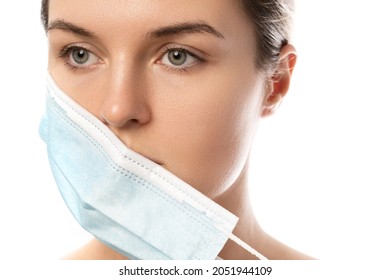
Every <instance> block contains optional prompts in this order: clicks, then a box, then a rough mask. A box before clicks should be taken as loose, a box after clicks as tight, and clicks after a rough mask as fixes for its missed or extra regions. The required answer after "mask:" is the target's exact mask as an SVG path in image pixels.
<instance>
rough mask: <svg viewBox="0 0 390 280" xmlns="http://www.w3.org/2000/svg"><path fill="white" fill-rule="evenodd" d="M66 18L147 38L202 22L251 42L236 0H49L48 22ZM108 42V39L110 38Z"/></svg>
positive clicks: (109, 32) (108, 32)
mask: <svg viewBox="0 0 390 280" xmlns="http://www.w3.org/2000/svg"><path fill="white" fill-rule="evenodd" d="M54 19H64V20H67V21H71V22H72V23H73V24H76V25H78V26H82V27H84V28H88V29H89V30H92V31H94V32H98V33H100V34H101V35H103V36H104V35H108V37H111V38H113V37H115V35H118V36H123V35H124V34H127V35H129V36H137V35H141V36H144V35H145V33H147V32H148V31H149V30H151V29H154V28H156V27H159V26H165V25H171V24H177V23H181V22H189V21H191V22H195V21H202V22H206V23H208V24H210V25H211V26H213V27H214V28H216V29H217V30H218V31H219V32H221V33H222V34H223V35H224V36H226V37H230V39H233V40H237V41H239V40H252V39H253V38H252V37H253V36H252V34H254V33H253V32H252V31H253V30H252V25H251V22H250V19H249V18H247V16H246V15H245V14H244V13H243V12H242V10H241V9H240V7H239V6H238V3H237V1H236V0H212V1H210V0H164V1H161V0H83V1H79V0H67V1H63V0H50V5H49V22H50V21H51V20H54ZM107 39H109V38H107Z"/></svg>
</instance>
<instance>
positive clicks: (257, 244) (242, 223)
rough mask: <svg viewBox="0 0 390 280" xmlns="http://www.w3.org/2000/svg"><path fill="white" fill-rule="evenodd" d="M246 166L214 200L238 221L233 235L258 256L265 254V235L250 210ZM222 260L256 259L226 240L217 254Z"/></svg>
mask: <svg viewBox="0 0 390 280" xmlns="http://www.w3.org/2000/svg"><path fill="white" fill-rule="evenodd" d="M247 166H248V164H246V167H245V168H244V169H243V172H242V173H241V175H240V176H239V178H238V179H237V181H236V182H235V183H234V184H233V185H232V186H231V187H230V188H229V189H228V190H227V191H226V192H224V193H223V194H221V195H220V196H218V197H216V198H215V199H214V200H215V202H217V203H218V204H220V205H221V206H222V207H224V208H226V209H227V210H229V211H230V212H232V213H233V214H235V215H236V216H237V217H239V221H238V223H237V226H236V228H235V229H234V231H233V234H234V235H235V236H237V237H238V238H240V239H241V240H243V241H244V242H245V243H247V244H248V245H250V246H251V247H252V248H254V249H255V250H257V251H258V252H259V253H260V254H263V255H264V254H265V253H264V252H263V249H264V248H265V247H266V239H267V235H266V234H265V232H264V231H263V230H262V229H261V227H260V226H259V225H258V223H257V220H256V217H255V214H254V212H253V210H252V207H251V203H250V199H249V194H248V168H247ZM219 257H221V258H222V259H235V260H238V259H257V258H256V257H255V256H254V255H252V254H251V253H249V252H247V251H246V250H245V249H243V248H242V247H241V246H240V245H238V244H236V243H235V242H234V241H232V240H228V242H227V243H226V244H225V246H224V248H223V249H222V251H221V252H220V254H219Z"/></svg>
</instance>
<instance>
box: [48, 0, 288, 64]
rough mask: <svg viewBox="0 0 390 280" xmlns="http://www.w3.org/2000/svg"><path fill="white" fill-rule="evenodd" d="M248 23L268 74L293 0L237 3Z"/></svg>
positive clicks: (285, 33) (285, 37)
mask: <svg viewBox="0 0 390 280" xmlns="http://www.w3.org/2000/svg"><path fill="white" fill-rule="evenodd" d="M237 1H238V2H239V4H240V6H241V8H242V10H243V11H244V12H245V14H246V15H247V16H248V17H249V18H250V19H251V20H252V22H253V25H254V30H255V33H256V37H257V38H256V41H257V58H256V66H257V67H258V68H259V69H261V70H263V71H268V70H271V69H273V68H274V67H275V66H276V63H277V61H278V56H279V52H280V49H281V48H282V46H283V45H285V44H287V43H288V41H289V39H290V29H291V22H292V13H293V10H294V0H237ZM48 17H49V0H42V5H41V20H42V23H43V26H44V28H45V30H47V27H48Z"/></svg>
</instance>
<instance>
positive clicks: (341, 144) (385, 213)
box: [0, 0, 390, 260]
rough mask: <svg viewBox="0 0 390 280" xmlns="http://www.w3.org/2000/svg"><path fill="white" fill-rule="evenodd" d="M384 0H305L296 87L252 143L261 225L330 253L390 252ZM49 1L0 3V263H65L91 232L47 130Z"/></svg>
mask: <svg viewBox="0 0 390 280" xmlns="http://www.w3.org/2000/svg"><path fill="white" fill-rule="evenodd" d="M386 2H387V1H380V0H372V1H362V0H361V1H359V0H355V1H353V0H343V1H339V0H328V1H319V0H316V1H313V0H311V1H304V0H297V12H296V20H295V22H296V24H295V32H294V40H293V43H294V44H295V46H296V48H297V50H298V53H299V59H298V64H297V67H296V71H295V72H294V79H293V83H292V88H291V90H290V92H289V94H288V96H287V98H286V99H285V101H284V102H283V104H282V106H281V107H280V108H279V111H278V112H277V114H276V115H275V116H273V117H271V118H268V119H266V120H264V121H263V122H262V123H261V125H260V128H259V133H258V136H257V139H256V143H255V147H254V150H253V159H252V160H253V162H252V165H251V169H252V173H251V174H252V177H251V192H252V196H251V197H252V199H253V204H254V208H255V209H256V211H257V213H258V217H259V220H260V223H261V224H262V226H263V228H264V229H265V230H266V231H268V232H269V233H270V234H271V235H273V236H275V237H276V238H278V239H280V240H281V241H282V242H284V243H286V244H288V245H290V246H292V247H294V248H297V249H299V250H301V251H303V252H305V253H307V254H310V255H312V256H314V257H317V258H320V259H340V260H345V259H349V260H351V259H356V260H358V259H372V258H373V259H380V258H382V259H383V258H386V259H388V254H387V253H388V252H389V251H390V242H389V240H388V237H389V236H390V229H389V213H390V206H389V194H388V191H387V189H388V188H389V187H390V178H389V177H390V172H389V166H390V148H389V144H390V136H389V126H390V110H389V109H388V108H389V106H390V97H389V95H390V90H389V86H388V81H389V79H390V71H389V65H390V58H389V54H388V53H389V45H388V44H389V43H390V40H389V35H390V31H389V27H390V20H389V15H388V11H389V9H388V8H387V6H386ZM39 8H40V1H38V0H35V1H31V0H28V1H27V0H24V1H21V0H19V1H2V2H1V3H0V29H1V33H0V34H1V35H0V36H1V43H0V55H1V56H0V57H1V59H0V69H1V73H0V98H1V99H0V121H1V126H0V128H1V137H0V141H1V142H0V143H1V144H0V207H1V211H0V215H1V216H0V228H1V230H0V247H1V250H0V259H5V258H7V259H21V258H22V259H23V258H26V259H33V260H34V259H35V260H36V259H42V260H45V259H49V260H50V259H56V258H58V257H61V256H62V255H64V254H66V253H68V252H69V251H72V250H73V249H75V248H76V247H78V246H79V245H80V244H82V243H83V242H85V241H86V240H87V239H88V238H89V235H88V234H87V233H85V232H84V231H83V230H82V229H81V228H80V226H79V225H78V224H77V223H76V222H75V221H74V219H73V217H71V215H70V214H69V212H68V210H67V208H66V206H65V204H64V203H63V201H62V199H61V197H60V195H59V193H58V191H57V187H56V186H55V184H54V181H53V179H52V176H51V172H50V169H49V166H48V163H47V160H46V152H45V146H44V144H43V143H42V142H41V140H40V139H39V136H38V125H39V120H40V117H41V114H42V113H43V111H44V95H45V87H44V77H45V69H46V62H47V59H46V52H47V47H46V37H45V35H44V32H43V29H42V27H41V25H40V21H39Z"/></svg>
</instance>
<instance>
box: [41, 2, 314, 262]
mask: <svg viewBox="0 0 390 280" xmlns="http://www.w3.org/2000/svg"><path fill="white" fill-rule="evenodd" d="M177 3H178V1H174V0H166V1H155V0H132V1H115V5H113V4H112V1H105V0H84V1H77V0H68V1H60V0H51V1H50V8H49V31H48V41H49V60H48V61H49V64H48V68H49V72H50V73H51V75H52V77H53V78H54V80H55V81H56V82H57V84H58V85H59V87H60V88H61V89H62V90H63V91H64V92H66V93H67V94H68V95H69V96H70V97H71V98H73V99H74V100H75V101H76V102H78V103H79V104H81V105H82V106H83V107H84V108H86V109H87V110H88V111H90V112H91V113H92V114H94V115H95V116H96V117H97V118H99V119H100V120H101V121H102V122H104V123H105V124H106V125H107V126H108V127H109V128H110V129H111V130H112V131H113V132H114V133H115V134H116V135H117V136H118V137H119V138H120V139H121V140H122V141H123V142H124V143H125V144H126V145H127V146H128V147H129V148H131V149H133V150H135V151H136V152H138V153H140V154H142V155H144V156H145V157H148V158H149V159H151V160H153V161H155V162H157V163H158V164H161V165H162V166H163V167H164V168H166V169H167V170H169V171H171V172H172V173H174V174H175V175H176V176H178V177H179V178H181V179H183V180H184V181H186V182H187V183H189V184H190V185H192V186H193V187H194V188H196V189H198V190H199V191H201V192H202V193H204V194H205V195H207V196H208V197H209V198H211V199H213V200H214V201H216V202H217V203H219V204H220V205H222V206H223V207H225V208H226V209H228V210H230V211H231V212H233V213H234V214H235V215H237V216H239V217H240V221H239V224H238V226H237V227H236V229H235V231H234V233H235V234H236V235H238V236H239V237H240V238H241V239H243V240H244V241H245V242H247V243H248V244H250V245H251V246H253V247H254V248H255V249H257V250H258V251H259V252H261V253H262V254H264V255H265V256H266V257H268V258H270V259H300V258H308V257H307V256H305V255H303V254H301V253H299V252H297V251H295V250H293V249H291V248H289V247H287V246H285V245H283V244H281V243H280V242H278V241H276V240H274V239H273V238H272V237H270V236H268V235H267V234H266V233H265V232H264V231H263V230H262V229H261V227H260V226H259V225H258V222H257V221H256V218H255V215H254V213H253V212H252V209H251V207H250V203H249V199H248V195H247V194H248V193H247V188H248V182H247V173H248V169H247V162H248V155H249V152H250V147H251V143H252V139H253V137H254V134H255V132H256V127H257V124H258V121H259V119H260V118H261V117H264V116H267V115H270V114H272V112H273V111H274V108H276V107H277V106H276V105H277V104H278V103H279V102H280V101H281V100H282V99H283V97H284V96H285V94H286V93H287V91H288V86H289V82H290V77H291V73H292V70H293V68H294V64H295V59H296V55H295V50H294V48H293V47H292V46H291V45H286V46H285V47H283V49H282V51H281V55H280V64H279V66H280V69H275V73H271V75H266V74H265V73H263V72H262V71H259V69H257V68H256V67H255V61H254V59H255V57H256V48H255V46H256V43H255V36H254V30H253V27H252V25H251V22H250V19H249V18H247V16H245V14H244V13H243V12H241V10H240V9H239V7H238V6H237V4H236V2H235V1H234V0H231V1H230V0H229V1H227V0H214V1H208V0H191V1H190V0H189V1H186V3H185V5H178V4H177ZM59 20H61V21H59ZM62 21H65V22H66V23H67V24H65V25H64V24H63V22H62ZM68 23H71V24H72V27H74V26H77V27H81V28H82V29H83V30H84V31H85V30H87V31H88V32H89V34H86V33H85V32H84V33H85V34H79V33H80V32H79V31H80V29H78V30H70V29H72V28H70V27H69V24H68ZM182 23H196V24H199V23H202V24H207V25H208V26H210V27H212V30H213V31H210V30H211V29H207V30H206V29H205V28H204V26H203V27H201V28H200V29H199V28H198V29H191V30H188V29H187V30H186V31H183V32H177V31H172V30H170V32H168V33H167V32H165V33H164V32H161V30H162V28H166V27H169V26H172V25H177V24H182ZM187 27H188V26H187ZM73 29H74V28H73ZM156 30H158V31H156ZM243 30H245V32H243ZM91 34H93V36H92V37H91V36H89V35H91ZM86 35H88V36H86ZM69 46H71V47H75V48H83V49H85V50H87V51H88V53H89V58H88V60H87V62H86V63H84V64H80V63H77V62H76V61H75V60H74V59H73V56H72V54H74V53H76V54H77V51H79V49H73V52H72V51H68V52H67V53H66V52H64V51H63V49H64V48H66V47H69ZM167 47H168V48H180V49H186V50H188V51H189V52H191V53H193V54H194V55H195V56H196V57H198V58H200V59H198V58H196V57H192V56H190V55H188V54H187V59H186V60H185V63H184V64H183V65H179V66H175V65H173V64H172V62H171V61H170V60H169V59H168V55H169V54H172V53H173V51H172V50H171V51H167ZM61 53H62V55H60V54H61ZM181 54H182V55H183V53H181ZM60 56H61V57H60ZM69 64H71V65H72V67H69ZM75 67H76V69H74V68H75ZM178 68H185V69H184V70H183V69H178ZM276 73H277V74H276ZM219 256H220V257H221V258H223V259H251V258H254V256H252V255H251V254H249V253H247V252H246V251H245V250H243V249H241V248H240V247H238V246H237V245H236V244H234V243H233V242H231V241H228V243H227V244H226V245H225V247H224V248H223V250H222V251H221V253H220V255H219ZM66 258H70V259H122V258H124V257H123V256H121V255H120V254H118V253H117V252H115V251H113V250H111V249H110V248H108V247H106V246H105V245H104V244H102V243H100V242H99V241H97V240H95V239H94V240H92V241H91V242H89V243H88V244H86V245H85V246H84V247H82V248H80V249H79V250H77V251H76V252H74V253H72V254H70V255H69V256H67V257H66Z"/></svg>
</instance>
